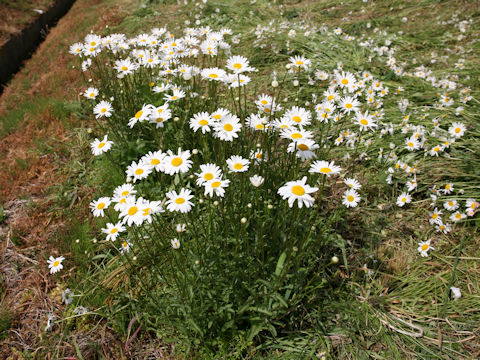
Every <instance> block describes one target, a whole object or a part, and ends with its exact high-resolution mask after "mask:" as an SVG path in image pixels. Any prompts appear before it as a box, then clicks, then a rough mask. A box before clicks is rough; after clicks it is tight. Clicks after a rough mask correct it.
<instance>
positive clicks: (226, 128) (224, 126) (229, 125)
mask: <svg viewBox="0 0 480 360" xmlns="http://www.w3.org/2000/svg"><path fill="white" fill-rule="evenodd" d="M223 128H224V129H225V131H232V130H233V126H232V124H225V125H223Z"/></svg>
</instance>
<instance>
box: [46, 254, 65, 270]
mask: <svg viewBox="0 0 480 360" xmlns="http://www.w3.org/2000/svg"><path fill="white" fill-rule="evenodd" d="M63 260H65V258H64V257H63V256H60V257H58V258H54V257H53V256H50V257H49V258H48V260H47V263H48V268H49V269H50V274H55V273H56V272H58V271H60V270H62V269H63V265H62V261H63Z"/></svg>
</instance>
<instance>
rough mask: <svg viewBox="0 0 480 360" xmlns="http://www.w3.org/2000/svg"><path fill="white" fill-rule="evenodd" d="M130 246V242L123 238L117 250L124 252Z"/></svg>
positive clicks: (127, 250) (128, 249)
mask: <svg viewBox="0 0 480 360" xmlns="http://www.w3.org/2000/svg"><path fill="white" fill-rule="evenodd" d="M131 247H132V243H131V242H129V241H126V240H125V241H124V242H122V246H121V247H120V249H119V251H120V252H121V253H123V254H125V253H127V252H129V251H130V248H131Z"/></svg>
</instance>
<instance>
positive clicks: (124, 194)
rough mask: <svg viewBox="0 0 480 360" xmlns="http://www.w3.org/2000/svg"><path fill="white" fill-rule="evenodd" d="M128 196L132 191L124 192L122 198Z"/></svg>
mask: <svg viewBox="0 0 480 360" xmlns="http://www.w3.org/2000/svg"><path fill="white" fill-rule="evenodd" d="M128 194H130V191H128V190H125V191H124V192H122V196H127V195H128Z"/></svg>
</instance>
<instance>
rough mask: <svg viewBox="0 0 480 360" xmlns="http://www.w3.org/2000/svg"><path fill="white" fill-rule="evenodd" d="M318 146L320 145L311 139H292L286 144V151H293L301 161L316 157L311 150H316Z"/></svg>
mask: <svg viewBox="0 0 480 360" xmlns="http://www.w3.org/2000/svg"><path fill="white" fill-rule="evenodd" d="M319 147H320V146H319V145H318V144H316V143H315V141H313V140H311V139H305V140H299V141H292V142H291V143H290V144H288V147H287V152H294V151H295V152H296V155H297V157H299V158H300V159H301V160H302V161H306V160H311V159H313V158H316V157H317V155H315V153H314V152H313V150H316V149H318V148H319Z"/></svg>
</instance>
